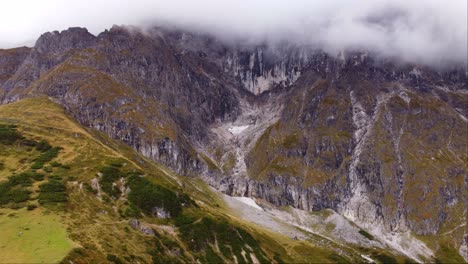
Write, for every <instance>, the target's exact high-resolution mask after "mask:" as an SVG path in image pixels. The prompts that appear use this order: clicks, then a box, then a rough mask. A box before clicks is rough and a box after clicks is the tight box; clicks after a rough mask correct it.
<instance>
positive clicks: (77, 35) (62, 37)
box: [34, 27, 96, 53]
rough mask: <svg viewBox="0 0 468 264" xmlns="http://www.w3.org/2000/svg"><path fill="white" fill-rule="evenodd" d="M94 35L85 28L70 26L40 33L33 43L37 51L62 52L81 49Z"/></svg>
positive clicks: (87, 44) (90, 41) (89, 43)
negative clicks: (60, 29) (61, 29)
mask: <svg viewBox="0 0 468 264" xmlns="http://www.w3.org/2000/svg"><path fill="white" fill-rule="evenodd" d="M95 39H96V37H95V36H94V35H92V34H91V33H89V31H88V30H87V29H86V28H81V27H71V28H69V29H67V30H63V31H61V32H59V31H52V32H47V33H44V34H42V35H41V36H40V37H39V39H38V40H37V41H36V44H35V45H34V49H35V50H36V51H37V52H39V53H47V52H64V51H66V50H69V49H82V48H85V47H88V46H90V45H91V43H92V42H93V41H95Z"/></svg>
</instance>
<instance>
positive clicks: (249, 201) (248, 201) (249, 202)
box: [232, 197, 263, 211]
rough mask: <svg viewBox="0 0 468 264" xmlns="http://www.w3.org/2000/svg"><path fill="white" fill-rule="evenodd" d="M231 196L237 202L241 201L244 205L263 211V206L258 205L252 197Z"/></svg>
mask: <svg viewBox="0 0 468 264" xmlns="http://www.w3.org/2000/svg"><path fill="white" fill-rule="evenodd" d="M232 198H234V199H236V200H237V201H239V202H243V203H245V204H246V205H249V206H252V207H253V208H255V209H258V210H261V211H263V208H261V207H260V206H258V204H257V203H256V202H255V201H254V200H253V199H252V198H249V197H232Z"/></svg>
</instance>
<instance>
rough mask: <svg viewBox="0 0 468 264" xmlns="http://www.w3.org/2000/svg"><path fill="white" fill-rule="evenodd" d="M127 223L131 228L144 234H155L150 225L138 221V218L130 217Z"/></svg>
mask: <svg viewBox="0 0 468 264" xmlns="http://www.w3.org/2000/svg"><path fill="white" fill-rule="evenodd" d="M128 224H129V225H130V226H131V227H132V228H133V229H136V230H139V231H140V232H142V233H143V234H145V235H148V236H155V233H154V230H153V229H152V228H151V227H149V226H148V225H147V224H145V223H142V222H140V221H139V220H138V219H135V218H134V219H130V220H129V221H128Z"/></svg>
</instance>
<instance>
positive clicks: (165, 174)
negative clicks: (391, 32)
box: [0, 26, 468, 263]
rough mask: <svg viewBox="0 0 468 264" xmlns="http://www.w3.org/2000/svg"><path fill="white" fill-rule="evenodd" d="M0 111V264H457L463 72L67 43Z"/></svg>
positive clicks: (119, 33)
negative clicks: (54, 263) (59, 263)
mask: <svg viewBox="0 0 468 264" xmlns="http://www.w3.org/2000/svg"><path fill="white" fill-rule="evenodd" d="M0 103H1V105H0V230H1V235H0V263H51V262H62V263H415V262H417V263H466V262H468V229H467V206H466V204H467V202H468V201H467V192H468V188H467V186H468V178H467V172H468V119H467V118H468V71H467V69H466V65H461V66H456V65H454V66H450V67H448V66H447V67H443V68H433V67H429V66H424V65H418V64H414V63H404V62H401V61H399V60H398V59H396V58H384V57H382V56H379V54H374V53H372V52H366V51H351V50H343V51H342V52H340V53H339V54H327V53H326V52H324V51H322V50H320V49H317V48H315V47H312V46H308V45H299V44H294V43H291V42H288V41H282V42H280V41H278V42H275V43H269V42H265V43H257V44H250V43H249V42H242V41H238V42H236V41H224V40H222V39H218V38H216V37H214V36H212V35H209V34H204V33H195V32H189V31H185V30H181V29H173V28H165V27H153V28H151V29H149V30H145V31H142V30H139V29H136V28H130V27H120V26H114V27H112V28H111V29H110V30H106V31H104V32H102V33H100V34H99V35H97V36H95V35H92V34H91V33H89V32H88V30H87V29H85V28H69V29H68V30H64V31H62V32H58V31H54V32H48V33H45V34H43V35H42V36H40V37H39V39H38V40H37V41H36V43H35V45H34V47H32V48H28V47H21V48H14V49H6V50H0Z"/></svg>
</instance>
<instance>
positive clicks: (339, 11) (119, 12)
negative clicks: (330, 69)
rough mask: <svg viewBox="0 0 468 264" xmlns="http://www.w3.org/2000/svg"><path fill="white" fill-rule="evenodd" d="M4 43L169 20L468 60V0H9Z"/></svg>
mask: <svg viewBox="0 0 468 264" xmlns="http://www.w3.org/2000/svg"><path fill="white" fill-rule="evenodd" d="M0 8H1V9H0V10H1V13H0V48H7V47H14V46H19V45H29V46H31V45H33V44H34V41H35V40H36V39H37V37H38V36H39V35H40V34H41V33H43V32H46V31H52V30H63V29H66V28H68V27H71V26H81V27H87V28H88V30H89V31H90V32H92V33H93V34H98V33H99V32H101V31H103V30H104V29H106V28H110V27H111V26H112V25H114V24H117V25H135V26H141V27H147V26H150V25H154V24H160V23H163V22H166V23H170V24H176V25H178V26H185V27H191V28H198V29H203V30H206V31H209V32H211V33H215V34H222V35H223V36H231V35H241V36H247V37H250V38H252V39H257V40H263V39H272V40H275V39H282V38H288V39H292V40H294V41H297V42H301V43H306V44H316V45H321V46H322V47H323V48H325V49H326V50H327V51H329V52H337V51H339V50H341V49H369V50H373V51H377V52H380V53H382V54H384V55H386V56H394V55H396V56H399V57H403V58H406V59H408V60H410V61H415V62H425V63H439V62H440V61H441V60H443V61H455V62H458V63H464V64H466V60H467V34H468V33H467V12H468V10H467V0H321V1H319V0H282V1H280V0H229V1H228V0H81V1H76V0H2V3H1V5H0Z"/></svg>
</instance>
